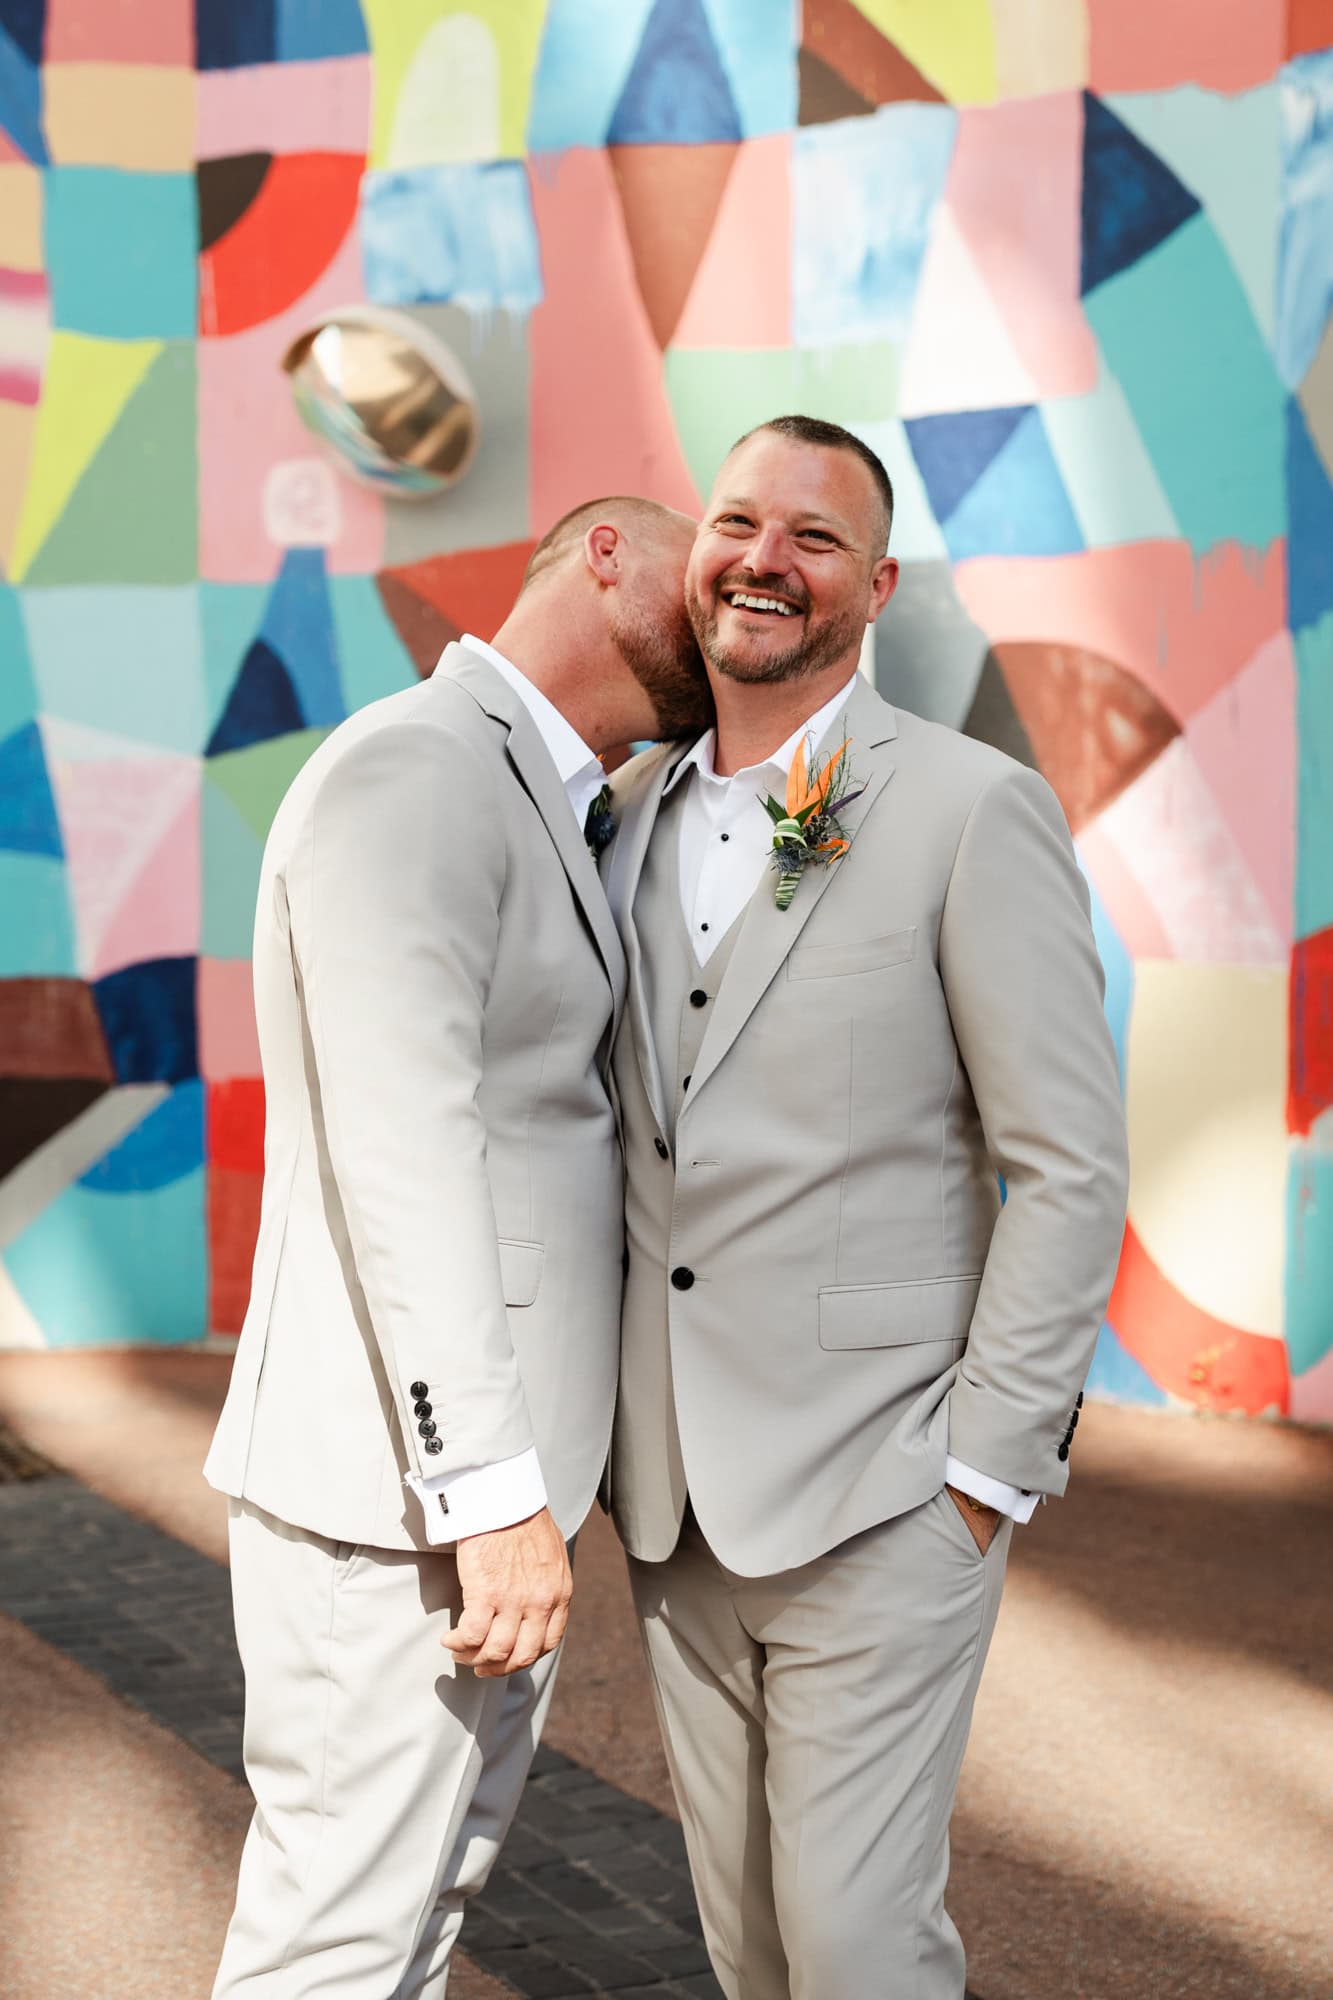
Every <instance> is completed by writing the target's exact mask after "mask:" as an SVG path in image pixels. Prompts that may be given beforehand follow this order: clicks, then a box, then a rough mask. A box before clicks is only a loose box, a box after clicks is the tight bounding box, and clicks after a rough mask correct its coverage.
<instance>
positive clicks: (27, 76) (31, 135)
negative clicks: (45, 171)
mask: <svg viewBox="0 0 1333 2000" xmlns="http://www.w3.org/2000/svg"><path fill="white" fill-rule="evenodd" d="M7 11H8V10H7ZM20 11H22V10H20ZM38 45H39V53H38V55H36V56H29V55H27V54H26V53H25V51H24V49H23V48H22V46H21V45H20V42H19V41H17V40H15V38H14V35H13V33H11V32H10V31H9V29H8V28H7V27H6V26H5V25H3V24H0V130H3V131H5V132H7V133H8V134H9V137H10V138H11V139H12V140H13V141H14V144H15V145H16V146H17V147H18V149H19V151H20V152H21V153H26V154H27V156H28V158H29V159H30V160H33V161H35V162H36V164H37V165H38V166H41V167H44V166H45V165H46V163H47V159H48V158H49V155H48V153H47V150H46V141H45V139H44V138H43V137H42V73H41V69H40V67H39V64H40V35H39V42H38Z"/></svg>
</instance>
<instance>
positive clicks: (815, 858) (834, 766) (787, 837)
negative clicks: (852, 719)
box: [764, 737, 862, 910]
mask: <svg viewBox="0 0 1333 2000" xmlns="http://www.w3.org/2000/svg"><path fill="white" fill-rule="evenodd" d="M850 743H851V738H850V737H848V738H847V740H846V742H844V743H843V745H842V747H841V748H840V749H839V750H836V751H835V752H834V754H833V756H831V757H830V758H829V760H828V762H827V764H825V766H824V768H823V770H822V771H819V772H816V770H815V766H814V759H813V754H812V750H811V746H810V744H809V740H808V738H807V740H806V741H805V742H802V743H799V744H798V745H797V746H796V755H795V756H794V757H793V758H792V760H791V770H790V771H789V772H788V774H787V801H786V804H785V805H781V804H779V802H778V800H777V799H775V798H771V797H770V798H766V799H765V800H764V810H765V812H766V813H767V814H768V816H769V818H770V819H771V820H772V822H773V866H774V867H775V868H776V869H777V871H778V884H777V892H776V896H777V905H778V908H779V909H780V910H785V909H787V908H788V907H789V905H790V903H791V899H792V897H793V896H794V895H795V894H796V885H797V883H798V882H799V881H800V879H801V877H802V875H803V874H804V873H805V871H806V869H807V868H808V867H809V866H810V864H811V862H816V863H818V865H819V866H820V867H821V868H828V867H831V866H832V864H833V863H834V862H835V861H841V859H842V857H843V855H844V854H845V853H846V852H847V850H848V848H849V847H850V846H851V840H850V838H849V837H848V835H847V834H846V833H845V832H844V831H843V829H842V826H841V825H840V823H839V820H838V814H839V813H840V812H844V811H845V810H846V808H847V807H848V806H849V805H851V804H852V802H853V800H855V799H859V798H860V796H861V789H862V788H861V787H860V786H859V785H857V783H856V780H855V778H853V776H852V773H851V763H850V760H849V758H848V756H847V750H848V746H849V745H850ZM854 785H856V789H855V790H854V791H853V790H852V789H851V788H852V787H853V786H854Z"/></svg>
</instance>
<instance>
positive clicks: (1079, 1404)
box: [1074, 1389, 1083, 1410]
mask: <svg viewBox="0 0 1333 2000" xmlns="http://www.w3.org/2000/svg"><path fill="white" fill-rule="evenodd" d="M1074 1408H1075V1409H1076V1410H1081V1409H1082V1408H1083V1391H1082V1390H1081V1389H1080V1390H1079V1392H1078V1401H1077V1403H1075V1405H1074Z"/></svg>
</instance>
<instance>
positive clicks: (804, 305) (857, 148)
mask: <svg viewBox="0 0 1333 2000" xmlns="http://www.w3.org/2000/svg"><path fill="white" fill-rule="evenodd" d="M957 129H958V114H957V112H956V111H954V109H953V108H952V106H950V105H947V104H886V105H884V106H882V107H881V109H880V110H878V111H876V112H875V113H874V115H873V116H872V117H869V118H846V119H840V120H837V121H835V122H833V123H832V124H828V125H804V126H802V127H801V128H800V130H799V131H797V132H795V133H794V134H793V135H792V329H793V331H792V338H793V340H794V341H795V343H796V345H797V346H798V347H840V346H843V345H845V344H847V343H849V342H854V341H863V340H893V341H898V342H900V343H902V342H905V341H906V338H907V332H908V328H909V325H910V323H911V316H912V307H913V303H914V301H915V298H916V290H917V285H918V282H919V280H920V277H921V266H922V263H923V261H924V258H925V254H926V243H927V240H928V238H929V235H930V224H931V218H932V216H933V215H934V212H935V207H936V204H937V203H938V201H939V199H940V196H941V194H942V192H943V188H944V179H945V175H946V174H947V173H948V170H949V161H950V159H951V158H952V156H953V146H954V137H955V134H956V132H957Z"/></svg>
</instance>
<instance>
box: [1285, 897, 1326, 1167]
mask: <svg viewBox="0 0 1333 2000" xmlns="http://www.w3.org/2000/svg"><path fill="white" fill-rule="evenodd" d="M1331 1104H1333V928H1330V929H1328V930H1323V931H1316V932H1315V933H1314V935H1313V936H1312V937H1306V938H1301V939H1299V940H1298V942H1297V944H1296V948H1295V950H1294V951H1293V952H1292V955H1291V1083H1290V1087H1289V1089H1288V1092H1287V1130H1288V1131H1289V1132H1296V1133H1299V1134H1300V1135H1301V1136H1302V1137H1304V1136H1305V1134H1306V1133H1308V1132H1309V1130H1310V1128H1311V1126H1312V1125H1313V1124H1314V1122H1315V1119H1316V1118H1318V1117H1319V1115H1320V1113H1321V1112H1324V1111H1327V1110H1328V1108H1329V1106H1330V1105H1331Z"/></svg>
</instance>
